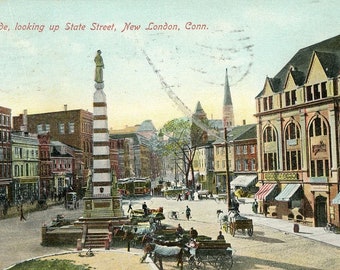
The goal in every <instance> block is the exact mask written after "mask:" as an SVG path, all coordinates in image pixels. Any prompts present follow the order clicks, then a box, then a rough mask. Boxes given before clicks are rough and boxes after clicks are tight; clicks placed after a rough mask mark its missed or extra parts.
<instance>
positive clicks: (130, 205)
mask: <svg viewBox="0 0 340 270" xmlns="http://www.w3.org/2000/svg"><path fill="white" fill-rule="evenodd" d="M130 211H132V202H131V200H130V201H129V209H128V211H127V212H128V213H129V212H130Z"/></svg>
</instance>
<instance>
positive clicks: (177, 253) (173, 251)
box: [140, 243, 183, 270]
mask: <svg viewBox="0 0 340 270" xmlns="http://www.w3.org/2000/svg"><path fill="white" fill-rule="evenodd" d="M151 253H153V254H154V260H153V261H154V262H155V263H156V262H157V260H158V261H159V269H160V270H163V258H170V257H174V258H176V261H177V267H178V266H180V269H181V270H183V248H181V247H178V246H172V247H168V246H162V245H158V244H155V243H147V244H146V245H145V247H144V255H143V256H142V257H141V259H140V262H141V263H142V262H144V260H145V259H146V257H147V255H149V254H151Z"/></svg>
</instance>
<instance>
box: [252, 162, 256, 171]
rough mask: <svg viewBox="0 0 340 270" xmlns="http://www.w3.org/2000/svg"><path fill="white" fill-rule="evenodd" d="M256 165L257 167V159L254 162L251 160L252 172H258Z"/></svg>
mask: <svg viewBox="0 0 340 270" xmlns="http://www.w3.org/2000/svg"><path fill="white" fill-rule="evenodd" d="M255 165H256V163H255V159H252V160H251V170H252V171H255V170H256V167H255Z"/></svg>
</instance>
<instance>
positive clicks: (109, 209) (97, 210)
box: [83, 196, 124, 218]
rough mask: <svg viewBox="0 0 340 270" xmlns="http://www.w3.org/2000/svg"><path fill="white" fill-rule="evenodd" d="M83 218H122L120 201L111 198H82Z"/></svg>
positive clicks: (118, 198)
mask: <svg viewBox="0 0 340 270" xmlns="http://www.w3.org/2000/svg"><path fill="white" fill-rule="evenodd" d="M83 200H84V217H85V218H98V217H101V218H106V217H107V218H113V217H123V216H124V213H123V208H122V199H121V197H120V196H112V197H84V199H83Z"/></svg>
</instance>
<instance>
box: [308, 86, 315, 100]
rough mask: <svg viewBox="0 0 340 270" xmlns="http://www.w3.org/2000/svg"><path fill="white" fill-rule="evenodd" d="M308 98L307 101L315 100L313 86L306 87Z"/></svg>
mask: <svg viewBox="0 0 340 270" xmlns="http://www.w3.org/2000/svg"><path fill="white" fill-rule="evenodd" d="M306 98H307V101H311V100H313V94H312V86H311V85H309V86H307V87H306Z"/></svg>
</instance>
